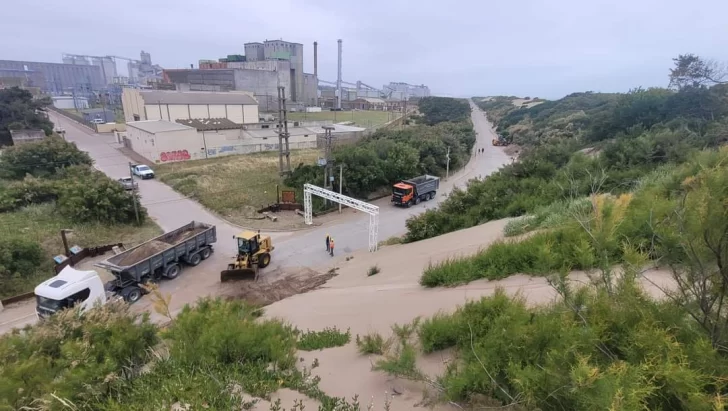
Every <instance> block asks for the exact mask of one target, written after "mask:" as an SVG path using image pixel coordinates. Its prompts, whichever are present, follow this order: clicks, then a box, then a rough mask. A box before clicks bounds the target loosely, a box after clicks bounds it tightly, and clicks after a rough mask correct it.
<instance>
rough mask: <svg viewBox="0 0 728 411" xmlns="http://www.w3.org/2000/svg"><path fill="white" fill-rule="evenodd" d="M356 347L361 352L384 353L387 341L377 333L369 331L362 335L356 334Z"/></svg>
mask: <svg viewBox="0 0 728 411" xmlns="http://www.w3.org/2000/svg"><path fill="white" fill-rule="evenodd" d="M356 348H357V350H358V351H359V353H361V354H378V355H381V354H384V351H385V349H386V348H387V342H386V341H385V340H384V337H382V335H381V334H379V333H375V332H372V333H369V334H364V335H363V336H359V334H357V335H356Z"/></svg>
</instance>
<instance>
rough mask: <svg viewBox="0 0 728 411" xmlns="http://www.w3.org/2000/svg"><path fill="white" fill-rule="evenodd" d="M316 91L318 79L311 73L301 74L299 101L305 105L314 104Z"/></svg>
mask: <svg viewBox="0 0 728 411" xmlns="http://www.w3.org/2000/svg"><path fill="white" fill-rule="evenodd" d="M317 92H318V80H317V79H316V76H314V75H313V74H308V73H306V74H304V75H303V96H302V98H301V102H302V103H304V104H305V105H307V106H313V105H315V104H316V93H317Z"/></svg>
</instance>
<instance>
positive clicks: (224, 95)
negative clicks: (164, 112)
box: [139, 90, 258, 105]
mask: <svg viewBox="0 0 728 411" xmlns="http://www.w3.org/2000/svg"><path fill="white" fill-rule="evenodd" d="M139 94H141V96H142V99H144V103H145V104H235V105H237V104H242V105H257V104H258V102H257V101H256V100H255V99H254V98H253V97H251V96H250V95H249V94H245V93H236V92H220V93H213V92H205V91H167V90H142V91H140V92H139Z"/></svg>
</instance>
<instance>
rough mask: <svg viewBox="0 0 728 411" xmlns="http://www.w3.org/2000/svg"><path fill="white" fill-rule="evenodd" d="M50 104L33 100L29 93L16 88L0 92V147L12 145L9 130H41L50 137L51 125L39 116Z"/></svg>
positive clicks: (42, 116) (43, 99)
mask: <svg viewBox="0 0 728 411" xmlns="http://www.w3.org/2000/svg"><path fill="white" fill-rule="evenodd" d="M50 104H51V101H50V99H48V98H41V99H34V98H33V95H32V94H30V92H29V91H27V90H21V89H20V88H18V87H12V88H9V89H4V90H0V147H2V146H10V145H12V144H13V140H12V138H11V136H10V130H18V129H23V128H31V129H42V130H43V131H44V132H45V133H46V135H50V134H51V133H52V132H53V123H51V122H50V121H49V120H48V119H47V118H46V117H45V116H44V115H42V114H39V112H40V111H44V110H45V108H46V107H47V106H49V105H50Z"/></svg>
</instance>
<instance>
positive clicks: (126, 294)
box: [121, 286, 142, 304]
mask: <svg viewBox="0 0 728 411" xmlns="http://www.w3.org/2000/svg"><path fill="white" fill-rule="evenodd" d="M121 296H122V297H123V298H124V301H126V302H128V303H129V304H134V303H135V302H137V301H139V299H140V298H142V289H141V288H139V287H137V286H131V287H126V288H124V289H123V290H121Z"/></svg>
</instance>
